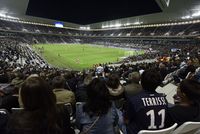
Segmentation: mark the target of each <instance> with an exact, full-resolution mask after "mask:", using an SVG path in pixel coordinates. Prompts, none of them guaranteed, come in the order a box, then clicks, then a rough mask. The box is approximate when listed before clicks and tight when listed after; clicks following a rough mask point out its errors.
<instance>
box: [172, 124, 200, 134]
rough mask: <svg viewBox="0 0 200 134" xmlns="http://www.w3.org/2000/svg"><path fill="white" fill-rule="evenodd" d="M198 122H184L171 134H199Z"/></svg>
mask: <svg viewBox="0 0 200 134" xmlns="http://www.w3.org/2000/svg"><path fill="white" fill-rule="evenodd" d="M199 133H200V122H185V123H184V124H182V125H181V126H179V127H178V128H176V129H175V130H174V132H173V133H172V134H199Z"/></svg>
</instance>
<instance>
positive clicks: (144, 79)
mask: <svg viewBox="0 0 200 134" xmlns="http://www.w3.org/2000/svg"><path fill="white" fill-rule="evenodd" d="M161 80H162V78H161V75H160V74H159V73H158V71H156V70H153V69H150V70H146V71H144V72H143V74H142V76H141V85H142V87H143V90H142V91H141V92H139V93H138V94H136V95H135V96H131V97H128V99H127V103H128V104H127V105H128V106H127V117H128V118H127V119H128V124H127V133H128V134H137V132H138V131H140V130H144V129H149V130H156V129H163V128H165V127H167V126H168V124H166V120H167V116H166V110H167V100H166V99H165V96H164V95H163V94H159V93H157V92H156V91H155V89H156V88H157V86H159V85H160V84H161V82H162V81H161ZM170 125H171V124H170Z"/></svg>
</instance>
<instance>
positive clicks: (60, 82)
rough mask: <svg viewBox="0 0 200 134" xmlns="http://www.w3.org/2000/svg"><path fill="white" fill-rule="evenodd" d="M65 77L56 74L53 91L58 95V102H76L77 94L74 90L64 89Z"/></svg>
mask: <svg viewBox="0 0 200 134" xmlns="http://www.w3.org/2000/svg"><path fill="white" fill-rule="evenodd" d="M64 86H65V79H64V77H62V76H56V77H54V79H53V88H54V89H53V92H54V94H55V95H56V100H57V103H59V104H60V103H62V104H64V103H71V104H72V105H74V104H75V95H74V93H73V92H72V91H69V90H67V89H64Z"/></svg>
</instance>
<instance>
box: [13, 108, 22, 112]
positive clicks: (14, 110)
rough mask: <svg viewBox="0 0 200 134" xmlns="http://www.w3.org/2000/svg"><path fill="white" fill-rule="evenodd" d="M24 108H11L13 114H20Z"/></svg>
mask: <svg viewBox="0 0 200 134" xmlns="http://www.w3.org/2000/svg"><path fill="white" fill-rule="evenodd" d="M23 109H24V108H11V111H12V112H19V111H21V110H23Z"/></svg>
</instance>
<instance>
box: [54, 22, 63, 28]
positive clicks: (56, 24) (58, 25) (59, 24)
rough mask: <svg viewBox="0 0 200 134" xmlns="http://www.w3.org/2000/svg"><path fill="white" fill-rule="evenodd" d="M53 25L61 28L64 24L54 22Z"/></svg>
mask: <svg viewBox="0 0 200 134" xmlns="http://www.w3.org/2000/svg"><path fill="white" fill-rule="evenodd" d="M55 27H58V28H63V27H64V25H63V23H62V22H55Z"/></svg>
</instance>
